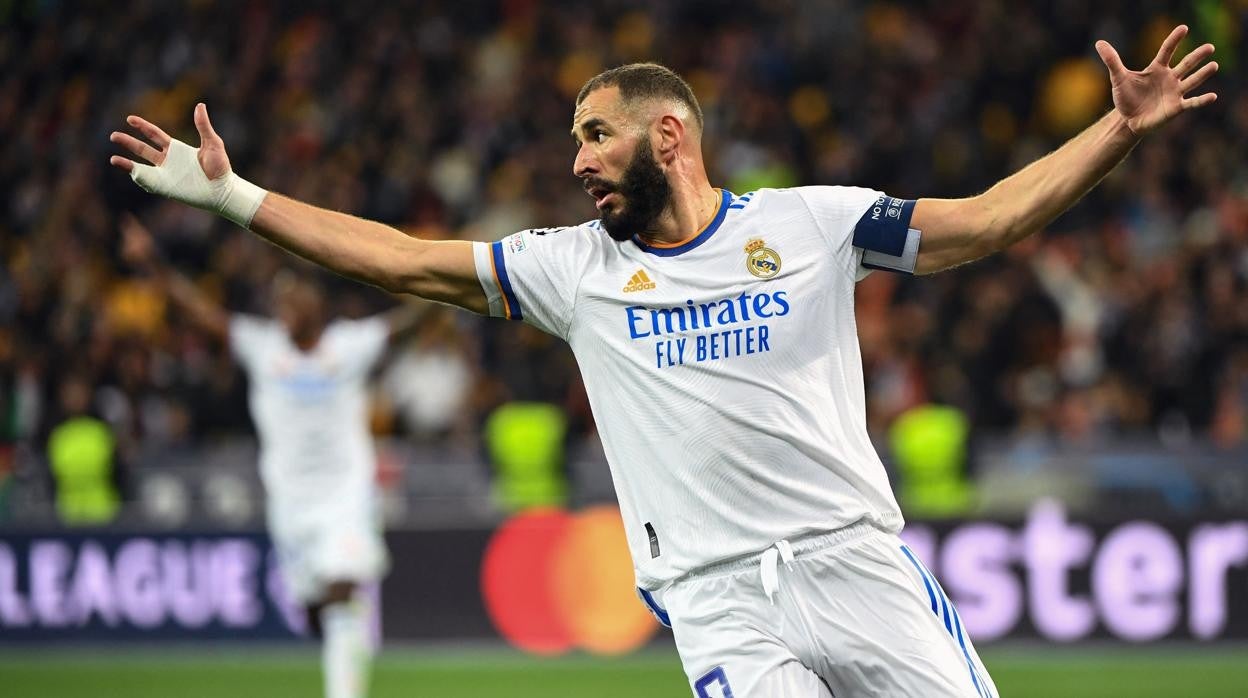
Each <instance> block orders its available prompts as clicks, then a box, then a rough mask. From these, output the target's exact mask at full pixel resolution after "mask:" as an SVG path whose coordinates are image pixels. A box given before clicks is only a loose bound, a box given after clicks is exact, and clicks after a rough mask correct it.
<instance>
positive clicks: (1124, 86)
mask: <svg viewBox="0 0 1248 698" xmlns="http://www.w3.org/2000/svg"><path fill="white" fill-rule="evenodd" d="M1186 35H1187V27H1186V26H1179V27H1176V28H1175V30H1174V31H1172V32H1170V36H1168V37H1167V38H1166V40H1165V41H1164V42H1162V45H1161V49H1160V50H1159V51H1158V52H1157V57H1156V58H1154V59H1153V62H1152V63H1150V64H1149V65H1148V67H1146V68H1145V69H1144V70H1142V71H1131V70H1127V69H1126V68H1125V67H1124V66H1123V64H1122V60H1121V59H1120V58H1119V57H1118V52H1117V51H1115V50H1114V48H1113V47H1112V46H1110V45H1109V43H1108V42H1105V41H1098V42H1097V44H1096V50H1097V53H1099V54H1100V56H1101V60H1102V61H1104V63H1105V66H1106V67H1107V68H1109V77H1110V83H1111V84H1112V86H1113V96H1114V110H1113V111H1111V112H1110V113H1108V114H1106V115H1105V116H1104V117H1102V118H1101V120H1100V121H1098V122H1096V123H1095V124H1093V125H1092V126H1090V127H1088V128H1087V129H1086V130H1084V131H1083V132H1082V133H1080V134H1079V135H1078V136H1075V137H1074V138H1072V139H1071V140H1070V141H1068V142H1067V143H1066V144H1065V145H1063V146H1062V147H1060V148H1058V149H1057V150H1055V151H1053V152H1052V153H1050V154H1048V155H1046V156H1045V157H1043V158H1040V159H1039V160H1037V161H1035V162H1033V163H1031V164H1030V165H1028V166H1027V167H1025V168H1023V169H1022V170H1020V171H1019V172H1017V173H1015V174H1013V175H1011V176H1010V177H1007V178H1006V179H1004V180H1002V181H1000V182H998V183H997V184H996V185H995V186H993V187H992V188H991V189H989V190H988V191H986V192H984V193H983V194H980V195H979V196H975V197H971V198H967V199H920V200H919V201H918V202H917V203H916V204H915V207H914V215H913V217H912V218H911V221H910V227H912V228H916V229H918V230H920V231H922V241H921V243H920V246H919V257H918V264H917V267H916V269H915V271H916V273H919V274H930V273H932V272H936V271H941V270H942V269H948V268H950V267H954V266H957V265H959V264H964V263H966V262H970V261H973V260H975V259H979V258H980V257H983V256H985V255H988V254H991V253H993V252H996V251H998V250H1001V249H1004V248H1006V247H1009V246H1010V245H1012V244H1014V243H1015V242H1018V241H1019V240H1022V239H1023V238H1025V237H1027V236H1029V235H1031V234H1033V233H1035V232H1037V231H1039V230H1040V229H1042V228H1043V227H1044V226H1046V225H1048V224H1049V223H1050V222H1052V221H1053V219H1055V218H1057V216H1058V215H1060V214H1061V213H1062V212H1063V211H1065V210H1066V209H1068V208H1070V207H1071V206H1072V205H1073V204H1074V203H1075V202H1076V201H1078V200H1079V199H1080V198H1081V197H1082V196H1083V195H1084V194H1086V193H1087V192H1088V190H1090V189H1091V188H1092V187H1094V186H1096V184H1097V183H1098V182H1100V181H1101V179H1103V178H1104V177H1105V175H1107V174H1109V172H1110V171H1111V170H1113V169H1114V167H1116V166H1117V165H1118V163H1120V162H1122V160H1123V159H1124V158H1125V157H1126V156H1127V154H1128V153H1130V152H1131V149H1132V148H1134V147H1135V144H1136V143H1138V142H1139V140H1140V138H1141V137H1142V136H1144V135H1145V134H1146V133H1148V132H1150V131H1152V130H1154V129H1156V128H1158V127H1160V126H1162V125H1163V124H1165V123H1166V122H1168V121H1170V120H1171V119H1173V118H1174V117H1175V116H1178V115H1179V114H1180V113H1182V112H1184V111H1186V110H1188V109H1195V108H1197V107H1202V106H1205V105H1206V104H1211V103H1212V102H1213V101H1214V100H1215V99H1217V95H1215V94H1213V93H1207V94H1202V95H1199V96H1196V97H1184V95H1186V94H1187V93H1189V92H1191V91H1192V90H1194V89H1196V88H1197V87H1199V86H1200V85H1201V84H1202V83H1204V82H1205V80H1207V79H1208V78H1209V77H1210V76H1211V75H1213V74H1214V73H1215V72H1217V70H1218V64H1217V63H1207V64H1205V65H1204V66H1202V67H1200V69H1199V70H1197V69H1196V68H1197V66H1200V65H1201V63H1203V62H1204V61H1205V59H1207V58H1209V56H1211V55H1213V45H1212V44H1204V45H1203V46H1200V47H1199V48H1197V49H1196V50H1194V51H1192V52H1191V53H1189V54H1188V55H1187V56H1185V57H1184V58H1183V60H1181V61H1179V63H1178V65H1176V66H1174V67H1170V59H1171V58H1172V57H1173V56H1174V50H1175V48H1177V47H1178V45H1179V42H1180V41H1182V39H1183V37H1184V36H1186Z"/></svg>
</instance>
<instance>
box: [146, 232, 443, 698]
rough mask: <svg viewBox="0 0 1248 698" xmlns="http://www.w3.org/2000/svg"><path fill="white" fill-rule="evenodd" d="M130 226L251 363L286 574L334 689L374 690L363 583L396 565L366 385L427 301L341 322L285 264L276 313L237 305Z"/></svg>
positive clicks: (200, 320) (270, 516)
mask: <svg viewBox="0 0 1248 698" xmlns="http://www.w3.org/2000/svg"><path fill="white" fill-rule="evenodd" d="M122 234H123V236H124V237H123V248H122V251H123V256H124V257H125V259H126V261H127V262H129V263H130V264H131V265H132V266H134V267H136V268H138V269H142V270H145V271H147V272H149V273H151V274H152V275H153V276H154V277H155V278H157V279H158V280H159V281H160V282H161V285H162V286H163V288H164V289H165V291H166V293H167V295H168V297H169V298H170V299H171V300H172V301H173V302H174V304H175V305H176V306H178V308H179V309H180V310H182V312H183V313H184V317H187V318H188V319H191V320H193V321H194V322H195V323H196V324H197V325H198V326H199V327H201V328H202V329H204V330H205V331H207V332H208V333H209V334H211V335H212V336H213V337H214V338H215V339H217V340H219V341H222V342H226V343H227V344H228V345H229V347H230V351H231V353H233V354H234V356H235V358H236V359H237V360H238V362H239V363H240V364H241V365H242V367H243V369H244V370H245V371H246V373H247V378H248V384H249V385H248V402H249V404H250V408H251V416H252V420H253V421H254V422H255V425H256V431H257V432H258V435H259V439H260V476H261V480H262V481H263V482H264V488H265V494H266V502H265V503H266V508H265V513H266V518H267V521H268V529H269V534H270V537H271V538H272V540H273V545H274V548H275V549H276V550H277V555H278V562H279V564H280V565H281V570H282V577H283V579H285V581H286V584H287V587H288V588H289V590H290V592H291V594H292V596H294V598H295V599H296V600H297V601H298V602H299V603H300V604H302V605H303V606H304V608H305V610H306V613H307V623H308V627H309V629H310V630H311V631H312V632H313V634H315V635H316V636H317V637H319V638H321V639H322V640H323V654H322V663H323V670H324V677H325V694H326V696H327V698H357V697H359V696H363V695H364V694H365V692H366V686H367V680H368V667H369V663H370V660H371V656H372V653H373V643H372V640H371V637H370V628H369V624H370V618H371V609H370V608H369V607H368V598H367V595H366V594H364V593H361V586H362V585H365V584H368V583H370V582H375V581H377V580H380V579H381V577H382V576H383V575H384V574H385V572H386V569H387V566H388V558H387V555H386V548H385V542H384V541H383V540H382V528H381V519H380V515H379V511H378V508H377V500H376V477H375V472H376V456H375V454H374V452H373V440H372V436H371V434H370V433H369V430H368V405H367V392H366V383H367V379H368V376H369V373H370V372H371V371H372V369H373V368H374V367H375V366H376V364H377V362H378V361H379V360H380V359H381V357H382V355H383V354H384V351H385V349H386V347H387V345H388V344H389V343H390V341H391V340H392V339H393V338H395V337H397V336H400V335H402V334H404V333H406V332H407V331H408V330H410V329H411V328H412V327H414V325H415V324H416V322H417V321H418V320H419V318H420V316H421V314H422V312H423V308H421V307H418V306H413V305H404V306H401V307H399V308H397V309H395V310H393V311H390V312H389V313H385V314H382V315H377V316H374V317H369V318H365V319H362V320H333V321H330V320H329V318H328V315H327V313H328V309H327V308H326V299H325V294H324V291H323V290H322V289H321V287H320V286H319V285H318V284H317V283H316V282H315V281H313V280H312V279H310V278H305V277H301V276H299V275H297V274H295V273H292V272H289V271H285V272H283V273H280V274H279V275H278V276H277V277H276V278H275V279H274V280H273V283H272V298H271V301H272V306H273V312H274V315H276V319H269V318H265V317H259V316H253V315H243V314H237V313H228V312H226V310H225V309H224V308H222V307H220V306H219V305H217V304H216V303H214V302H213V301H212V300H210V299H208V298H207V297H206V296H204V295H203V294H202V293H200V292H199V290H198V289H197V288H195V286H194V284H192V283H191V282H190V281H189V280H188V279H186V278H185V277H183V276H182V275H181V274H178V273H177V272H176V271H174V270H172V269H171V268H169V266H168V265H165V264H163V263H161V262H160V260H159V255H157V254H156V250H155V247H154V245H153V242H152V239H151V236H150V234H149V233H148V232H147V231H146V230H145V229H144V228H143V226H142V224H140V223H139V222H138V221H137V220H136V219H134V218H133V217H126V218H125V219H123V221H122Z"/></svg>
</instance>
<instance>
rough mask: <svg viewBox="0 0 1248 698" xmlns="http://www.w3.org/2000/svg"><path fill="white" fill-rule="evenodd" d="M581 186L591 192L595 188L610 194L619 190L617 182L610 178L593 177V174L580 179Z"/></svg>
mask: <svg viewBox="0 0 1248 698" xmlns="http://www.w3.org/2000/svg"><path fill="white" fill-rule="evenodd" d="M581 186H582V187H583V188H584V189H585V191H587V192H592V191H594V190H595V189H597V190H599V191H602V192H606V193H608V194H610V193H613V192H617V191H619V190H620V185H619V184H617V183H615V182H612V181H610V180H607V179H603V178H601V177H595V176H593V175H591V176H589V177H586V178H585V179H584V180H582V181H581Z"/></svg>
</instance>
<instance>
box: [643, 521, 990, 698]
mask: <svg viewBox="0 0 1248 698" xmlns="http://www.w3.org/2000/svg"><path fill="white" fill-rule="evenodd" d="M768 592H771V593H770V594H769V593H768ZM645 596H647V594H643V600H647V602H648V603H652V602H654V601H655V600H656V599H655V596H658V597H659V598H658V603H660V604H662V605H663V606H665V608H662V609H659V611H660V612H665V613H666V614H667V617H668V618H669V619H670V621H671V625H672V631H673V633H674V634H675V637H676V646H677V649H678V650H679V651H680V659H681V662H682V663H683V665H684V668H685V672H686V673H687V674H688V676H689V683H690V685H691V686H692V688H693V694H694V696H696V697H697V698H827V697H829V696H835V698H854V697H857V696H924V697H925V698H936V697H942V696H958V697H960V698H961V697H965V698H973V697H975V696H979V697H982V698H996V696H997V688H996V686H995V685H994V684H993V683H992V679H991V678H990V677H989V676H988V671H987V670H986V669H985V668H984V665H983V663H982V662H980V660H979V655H978V654H976V652H975V648H974V647H972V646H971V640H970V638H969V637H967V636H966V631H965V630H964V629H963V627H962V621H961V619H960V618H958V612H957V611H956V610H954V608H953V604H952V603H951V602H950V601H949V598H948V597H947V596H945V593H944V591H942V590H941V588H940V585H939V584H938V583H937V582H936V579H935V577H933V576H932V574H931V573H930V572H928V571H927V568H926V567H924V566H923V564H922V563H921V562H920V561H919V560H918V558H917V557H915V556H914V554H913V553H912V552H911V551H910V550H909V549H908V548H906V547H905V545H904V544H903V543H902V542H901V539H900V538H898V537H897V536H895V535H893V534H891V533H884V532H882V531H880V530H878V529H876V528H874V527H871V526H869V525H865V524H858V525H854V526H850V527H848V528H845V529H842V530H840V531H835V532H833V533H828V534H823V535H815V536H810V537H806V538H800V539H795V540H793V541H792V542H791V543H789V542H785V541H780V542H779V543H777V544H776V545H775V546H773V547H772V548H769V549H768V550H767V551H766V552H764V553H762V554H759V555H753V556H750V557H748V558H745V559H741V560H734V561H730V562H727V563H723V564H720V565H713V566H711V567H708V568H706V569H705V570H701V571H699V572H697V573H694V574H692V575H689V576H687V577H685V578H682V579H679V580H677V581H675V582H673V583H672V584H670V585H668V586H667V587H665V588H664V589H663V590H662V591H661V593H660V594H657V595H650V596H651V598H650V599H644V597H645ZM652 610H654V609H652Z"/></svg>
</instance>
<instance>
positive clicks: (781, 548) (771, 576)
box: [758, 540, 793, 606]
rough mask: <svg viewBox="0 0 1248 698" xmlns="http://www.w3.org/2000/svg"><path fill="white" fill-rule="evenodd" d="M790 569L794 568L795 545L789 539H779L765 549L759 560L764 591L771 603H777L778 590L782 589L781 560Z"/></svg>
mask: <svg viewBox="0 0 1248 698" xmlns="http://www.w3.org/2000/svg"><path fill="white" fill-rule="evenodd" d="M781 560H783V561H784V566H785V567H786V568H788V569H789V570H792V569H793V546H792V545H789V542H788V541H787V540H778V541H776V543H775V545H772V546H771V547H770V548H767V549H766V550H764V551H763V557H762V559H761V560H760V561H759V564H758V567H759V574H760V576H761V577H762V582H763V593H764V594H766V595H767V600H768V601H770V602H771V605H773V606H774V605H776V592H777V591H779V590H780V569H779V568H780V564H779V563H780V561H781Z"/></svg>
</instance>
